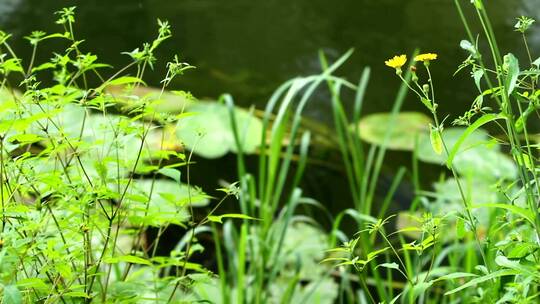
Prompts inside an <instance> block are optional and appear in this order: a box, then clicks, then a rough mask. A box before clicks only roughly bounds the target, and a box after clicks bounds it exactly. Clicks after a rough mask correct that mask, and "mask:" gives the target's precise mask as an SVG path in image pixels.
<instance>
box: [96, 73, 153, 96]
mask: <svg viewBox="0 0 540 304" xmlns="http://www.w3.org/2000/svg"><path fill="white" fill-rule="evenodd" d="M132 83H142V84H143V85H146V84H145V83H144V81H143V80H142V79H140V78H138V77H133V76H123V77H119V78H115V79H113V80H111V81H108V82H105V83H104V84H102V85H100V86H99V87H98V88H97V89H96V91H98V92H101V91H103V89H105V88H106V87H109V86H122V85H126V84H132Z"/></svg>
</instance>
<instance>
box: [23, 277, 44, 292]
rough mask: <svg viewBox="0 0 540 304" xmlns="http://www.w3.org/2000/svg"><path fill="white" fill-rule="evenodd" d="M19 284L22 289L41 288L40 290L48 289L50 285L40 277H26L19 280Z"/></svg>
mask: <svg viewBox="0 0 540 304" xmlns="http://www.w3.org/2000/svg"><path fill="white" fill-rule="evenodd" d="M17 286H18V287H19V288H21V289H27V288H28V289H30V288H32V289H39V290H48V289H49V286H47V284H45V282H43V280H42V279H39V278H25V279H21V280H19V281H17Z"/></svg>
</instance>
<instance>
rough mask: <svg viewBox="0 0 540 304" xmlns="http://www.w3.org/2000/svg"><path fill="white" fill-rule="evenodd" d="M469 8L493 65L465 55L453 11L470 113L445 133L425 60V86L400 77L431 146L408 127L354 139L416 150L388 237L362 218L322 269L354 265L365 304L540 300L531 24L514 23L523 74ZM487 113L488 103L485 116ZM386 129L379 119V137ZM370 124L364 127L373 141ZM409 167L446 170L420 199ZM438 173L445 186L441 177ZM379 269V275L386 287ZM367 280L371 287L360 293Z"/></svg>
mask: <svg viewBox="0 0 540 304" xmlns="http://www.w3.org/2000/svg"><path fill="white" fill-rule="evenodd" d="M471 2H472V4H473V5H472V9H473V10H474V11H476V13H477V16H478V18H479V21H480V25H481V26H482V28H481V30H483V34H484V38H485V39H486V40H487V42H488V45H489V47H490V50H491V55H492V57H491V58H489V57H487V56H485V57H484V56H483V55H482V54H481V53H480V50H479V49H478V47H477V45H478V39H477V42H476V44H474V45H473V43H471V42H470V41H474V40H473V38H474V37H473V36H472V35H471V30H470V26H469V21H468V20H467V19H466V18H465V17H464V16H465V15H464V14H463V11H462V7H461V4H460V1H457V0H456V1H455V4H456V6H457V8H458V11H459V13H460V16H461V18H462V20H463V22H464V25H465V27H466V30H467V33H468V34H469V37H468V39H469V40H463V41H462V42H461V44H460V45H461V47H462V48H463V49H465V50H466V51H468V52H469V54H470V56H469V57H468V58H467V59H466V60H465V61H464V62H463V63H462V64H461V65H460V66H459V69H458V71H461V70H463V69H466V68H470V69H471V77H472V78H473V81H474V83H475V85H476V87H477V88H478V91H479V95H478V96H477V97H476V98H473V99H471V100H474V102H473V103H472V105H471V109H470V110H469V111H467V112H466V113H465V114H464V115H463V116H461V117H459V118H458V119H456V120H455V121H454V124H457V125H465V126H467V127H466V128H456V127H454V128H443V122H444V120H443V121H440V120H439V117H438V113H437V106H438V103H437V99H436V95H435V93H434V80H433V79H432V78H431V73H430V69H431V68H432V67H435V66H436V63H430V62H429V61H433V60H435V59H436V58H437V56H436V55H435V56H434V54H426V55H424V57H421V56H417V57H416V59H415V60H416V61H423V68H425V70H426V73H427V76H428V79H427V80H425V83H426V84H423V85H422V84H421V83H420V82H421V81H422V80H421V79H419V77H418V76H416V68H413V69H412V71H413V73H414V74H413V77H412V78H411V79H409V78H407V77H406V76H405V77H402V75H400V74H398V76H399V77H400V78H401V79H402V80H403V83H404V85H405V86H406V87H407V88H408V89H409V90H410V91H411V92H413V93H415V94H416V95H417V97H418V99H419V102H421V103H423V104H424V105H426V106H427V109H428V110H429V111H430V112H431V114H432V116H433V121H434V126H432V127H431V128H429V130H430V132H429V135H428V131H427V130H428V128H427V125H428V124H429V123H430V122H429V121H427V122H425V123H424V128H423V130H424V131H420V132H418V134H416V135H415V137H413V138H414V141H412V140H411V132H412V131H411V130H414V129H417V130H422V128H421V127H419V128H413V127H411V125H413V124H414V123H415V122H413V121H409V122H408V123H407V124H404V126H407V127H404V129H405V130H403V129H401V128H398V129H396V130H395V131H386V133H385V132H384V131H381V132H378V133H377V134H375V132H373V131H372V128H370V126H369V125H368V126H365V128H364V130H360V131H364V134H363V136H362V138H363V139H364V140H366V141H368V142H370V143H376V144H378V145H381V143H384V138H389V137H390V138H398V139H400V140H401V139H404V138H409V142H412V143H416V144H413V145H412V148H411V146H410V147H409V149H414V154H413V157H414V159H413V164H414V167H413V172H412V173H413V180H414V181H415V188H416V195H417V199H416V202H415V203H416V204H413V206H411V209H410V210H408V211H406V212H401V213H400V214H399V215H398V217H397V229H396V230H394V231H393V230H392V229H388V230H390V232H387V229H385V227H384V226H387V224H386V225H385V223H387V219H385V220H382V219H383V218H385V216H386V215H385V214H384V213H381V214H380V215H379V216H378V217H377V218H379V220H369V221H368V220H366V219H367V218H368V216H369V215H370V213H364V214H363V215H362V216H363V218H362V219H363V220H362V221H359V222H364V223H365V222H366V221H367V222H368V224H364V225H366V226H365V229H362V228H360V229H359V230H360V232H359V233H358V234H357V235H356V236H355V237H354V238H353V239H352V240H348V241H346V242H345V243H344V245H343V246H342V247H337V248H335V249H333V250H331V251H330V252H331V254H332V255H335V254H336V253H339V254H340V255H338V256H331V257H329V258H327V259H325V261H327V262H332V261H334V262H335V263H337V266H340V267H343V266H347V265H352V266H354V267H353V268H354V269H355V270H356V271H357V272H358V278H359V280H360V281H361V283H362V282H363V286H364V289H363V292H365V293H366V294H367V298H368V299H369V300H370V301H372V302H373V303H375V302H377V301H379V300H382V301H383V302H384V303H395V302H396V301H401V303H534V302H536V301H537V298H538V295H539V294H540V292H539V290H538V286H539V283H540V278H539V276H538V269H539V267H540V264H539V262H538V261H539V255H538V254H539V253H540V242H539V240H540V215H539V214H540V213H539V212H538V211H539V210H540V208H539V205H538V202H539V201H540V200H539V198H540V187H539V184H538V178H539V177H538V165H537V163H538V153H537V150H538V144H537V143H536V138H535V136H534V135H533V134H532V133H531V132H530V131H529V128H530V127H531V126H532V125H533V124H535V123H537V118H538V117H537V115H533V114H532V113H534V112H536V111H537V109H538V94H539V90H538V88H537V87H538V78H539V76H540V71H539V70H538V68H537V65H536V63H535V61H533V60H532V58H533V57H532V54H531V53H530V50H529V47H528V45H527V39H526V36H525V33H526V31H527V30H528V29H529V28H530V27H531V26H532V25H533V22H534V20H532V19H530V18H527V17H521V18H519V19H518V23H517V24H516V26H515V28H516V30H517V31H518V32H520V33H521V34H522V35H523V39H524V44H525V45H524V48H525V50H526V52H527V55H528V59H529V64H530V68H528V69H525V70H523V66H521V68H520V63H519V61H518V58H517V57H516V56H515V55H513V54H512V53H508V54H506V55H504V56H501V53H500V50H499V49H498V47H497V42H496V37H495V36H494V34H493V30H492V28H491V25H490V22H489V18H488V15H487V13H486V8H485V6H484V3H483V1H481V0H478V1H471ZM428 57H430V59H429V60H426V58H428ZM490 60H491V61H492V63H491V65H492V66H491V67H489V66H490V64H489V63H488V62H489V61H490ZM486 87H487V89H485V88H486ZM487 102H490V103H491V104H490V105H489V106H485V105H484V103H487ZM378 115H380V114H378ZM388 117H391V114H389V115H388ZM366 120H368V119H367V118H366ZM532 120H534V123H533V122H532ZM391 123H392V122H391V121H390V122H389V120H387V122H386V126H388V125H389V124H391ZM379 124H381V122H379V123H374V125H375V127H378V128H379V129H380V130H383V128H382V127H380V126H378V125H379ZM360 126H361V127H362V124H360ZM483 126H489V127H491V128H490V130H496V131H497V132H498V134H497V135H495V136H494V135H490V133H491V132H493V131H491V132H490V133H488V132H487V131H485V130H483V129H481V127H483ZM360 129H362V128H360ZM366 133H367V134H368V136H366ZM344 141H345V146H353V145H355V144H354V143H353V142H352V141H351V140H350V139H347V138H346V137H344ZM402 146H403V145H402ZM386 147H390V145H387V146H386ZM508 152H510V153H508ZM508 154H510V155H508ZM417 160H420V161H424V162H428V163H433V164H439V165H446V166H443V167H442V168H441V169H443V171H442V172H443V173H441V177H440V180H439V181H437V182H435V183H434V184H433V189H432V190H422V189H421V186H420V184H419V182H418V180H419V178H420V172H419V171H418V164H417V163H416V161H417ZM368 168H369V167H368ZM445 168H446V169H447V171H446V172H445V171H444V170H445ZM353 170H354V169H353ZM359 172H364V171H362V170H360V171H359ZM448 173H451V177H446V174H448ZM351 176H352V175H349V179H351ZM351 184H354V183H351ZM349 214H353V213H352V212H350V213H349ZM355 217H356V218H358V219H360V217H359V216H358V215H356V214H355ZM334 227H337V225H334ZM376 236H379V237H380V239H377V238H376ZM374 256H375V257H374ZM381 269H386V270H387V271H386V273H385V275H384V279H383V278H382V276H383V275H382V274H381V272H380V270H381ZM396 275H398V277H400V278H398V277H396ZM370 280H372V282H373V284H374V285H375V286H374V287H375V288H372V289H369V287H367V283H368V282H370ZM396 280H398V282H402V284H396ZM396 293H397V295H394V294H396ZM359 298H361V297H359ZM369 300H368V301H369Z"/></svg>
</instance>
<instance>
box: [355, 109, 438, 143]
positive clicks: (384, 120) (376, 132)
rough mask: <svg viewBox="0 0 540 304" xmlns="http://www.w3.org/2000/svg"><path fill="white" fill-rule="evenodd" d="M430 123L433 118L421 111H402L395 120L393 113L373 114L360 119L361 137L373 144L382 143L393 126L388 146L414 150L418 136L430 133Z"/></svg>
mask: <svg viewBox="0 0 540 304" xmlns="http://www.w3.org/2000/svg"><path fill="white" fill-rule="evenodd" d="M429 123H431V119H430V118H429V117H427V116H426V115H425V114H423V113H419V112H401V113H398V114H397V115H396V116H395V119H394V120H392V114H391V113H377V114H371V115H368V116H366V117H364V118H363V119H361V120H360V123H359V129H360V138H362V140H364V141H366V142H368V143H371V144H375V145H382V144H383V142H384V139H385V136H386V133H388V128H390V126H393V130H392V132H391V133H390V135H389V139H388V142H387V145H386V148H388V149H391V150H405V151H412V150H414V143H415V140H416V137H417V136H419V135H421V134H429Z"/></svg>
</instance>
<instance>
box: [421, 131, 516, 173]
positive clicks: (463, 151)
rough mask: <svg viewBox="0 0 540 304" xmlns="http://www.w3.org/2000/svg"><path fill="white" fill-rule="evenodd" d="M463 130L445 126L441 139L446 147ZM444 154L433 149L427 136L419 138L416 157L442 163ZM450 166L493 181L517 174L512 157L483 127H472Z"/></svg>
mask: <svg viewBox="0 0 540 304" xmlns="http://www.w3.org/2000/svg"><path fill="white" fill-rule="evenodd" d="M463 132H465V128H448V129H445V130H444V131H443V133H442V138H443V140H444V143H445V144H446V147H447V148H448V149H449V150H450V149H451V148H452V147H453V146H454V145H455V144H456V142H457V140H458V139H459V137H460V136H461V135H462V134H463ZM446 157H447V156H446V153H445V152H443V153H442V154H440V155H439V154H437V153H435V152H434V151H433V147H432V146H431V142H430V139H429V136H428V135H422V136H421V137H420V139H419V143H418V158H419V159H420V160H421V161H424V162H428V163H434V164H440V165H443V164H444V163H445V162H446ZM453 165H454V167H455V168H456V170H457V171H458V172H459V173H460V174H461V175H464V176H469V175H471V176H472V175H476V176H481V177H482V178H488V179H490V180H496V179H499V178H505V179H513V178H515V177H516V175H517V168H516V166H515V164H514V163H513V162H512V160H511V159H510V158H509V157H508V156H507V155H505V154H504V153H502V152H501V151H500V146H499V145H498V144H497V143H496V142H495V141H494V140H492V139H490V137H489V134H488V133H487V132H486V131H484V130H482V129H477V130H475V131H474V132H473V133H471V135H469V136H468V137H467V138H466V139H465V141H464V142H463V144H462V145H461V147H460V150H459V152H458V153H457V154H456V156H455V158H454V161H453Z"/></svg>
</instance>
